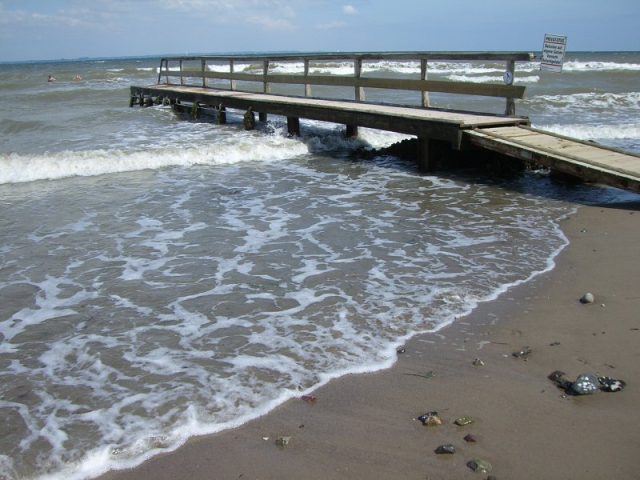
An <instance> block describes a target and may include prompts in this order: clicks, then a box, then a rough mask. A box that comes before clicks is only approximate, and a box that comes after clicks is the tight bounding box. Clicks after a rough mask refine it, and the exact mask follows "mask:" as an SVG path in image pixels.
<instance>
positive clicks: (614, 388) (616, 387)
mask: <svg viewBox="0 0 640 480" xmlns="http://www.w3.org/2000/svg"><path fill="white" fill-rule="evenodd" d="M598 383H600V389H601V390H602V391H604V392H619V391H620V390H622V389H623V388H624V387H626V386H627V382H625V381H624V380H616V379H615V378H611V377H598Z"/></svg>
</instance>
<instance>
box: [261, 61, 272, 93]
mask: <svg viewBox="0 0 640 480" xmlns="http://www.w3.org/2000/svg"><path fill="white" fill-rule="evenodd" d="M262 75H263V77H264V79H263V80H262V83H263V91H264V93H271V85H269V82H268V81H267V75H269V60H263V61H262Z"/></svg>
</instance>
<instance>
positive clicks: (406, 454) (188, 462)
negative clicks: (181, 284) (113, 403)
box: [103, 203, 640, 480]
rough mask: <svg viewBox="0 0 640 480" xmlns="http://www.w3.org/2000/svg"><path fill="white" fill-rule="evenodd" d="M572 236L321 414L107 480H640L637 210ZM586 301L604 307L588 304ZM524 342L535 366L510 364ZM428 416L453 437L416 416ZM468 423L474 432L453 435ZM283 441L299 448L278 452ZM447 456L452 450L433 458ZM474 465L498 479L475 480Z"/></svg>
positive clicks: (621, 208)
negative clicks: (606, 388)
mask: <svg viewBox="0 0 640 480" xmlns="http://www.w3.org/2000/svg"><path fill="white" fill-rule="evenodd" d="M562 228H563V230H564V232H565V234H566V235H567V237H568V238H569V240H570V245H569V246H568V247H567V248H565V249H564V250H563V251H562V252H561V254H560V255H559V256H558V257H557V258H556V259H555V261H556V267H555V268H554V269H553V270H552V271H551V272H548V273H546V274H543V275H540V276H538V277H536V278H535V279H534V280H533V281H531V282H528V283H526V284H524V285H520V286H518V287H514V288H512V289H511V290H509V291H507V292H506V293H504V294H503V295H501V296H500V297H499V298H498V299H497V300H495V301H492V302H489V303H485V304H482V305H481V306H480V307H478V308H477V309H476V310H475V311H474V312H473V313H472V314H471V315H470V316H468V317H465V318H461V319H459V320H458V322H457V323H455V324H454V325H452V326H450V327H448V328H446V329H444V330H442V331H440V332H439V333H437V334H431V335H420V336H417V337H414V338H413V339H412V340H411V341H410V342H408V343H407V344H406V346H405V347H404V348H405V349H406V351H405V352H404V353H402V354H400V355H399V357H398V361H397V362H396V363H395V365H394V366H393V367H392V368H391V369H388V370H384V371H380V372H376V373H372V374H365V375H351V376H347V377H343V378H340V379H338V380H335V381H332V382H330V383H329V384H328V385H326V386H324V387H322V388H320V389H318V390H316V391H315V392H314V396H315V398H316V400H315V402H311V403H308V402H305V401H303V400H302V399H295V400H291V401H289V402H287V403H286V404H284V405H282V406H280V407H279V408H277V409H276V410H274V411H273V412H271V413H270V414H269V415H266V416H264V417H261V418H259V419H257V420H255V421H252V422H250V423H248V424H245V425H243V426H242V427H239V428H237V429H234V430H231V431H226V432H223V433H221V434H217V435H212V436H209V437H200V438H195V439H193V440H192V441H190V442H189V443H188V444H187V445H185V446H183V447H182V448H180V449H178V450H177V451H175V452H172V453H168V454H164V455H159V456H156V457H154V458H152V459H150V460H149V461H147V462H146V463H144V464H142V465H141V466H139V467H138V468H136V469H133V470H128V471H118V472H110V473H109V474H107V475H105V476H103V478H104V479H108V480H114V479H117V480H125V479H137V480H140V479H149V480H150V479H154V480H162V479H172V480H173V479H181V478H186V479H190V480H199V479H238V478H242V479H311V480H313V479H329V478H332V479H423V480H424V479H429V480H435V479H464V478H481V479H484V478H487V476H488V475H494V476H495V477H496V478H497V479H514V478H518V479H543V478H544V479H576V480H577V479H581V480H582V479H601V478H615V479H634V478H640V465H638V464H637V459H636V457H637V453H638V452H639V451H640V437H639V436H638V431H639V427H640V414H639V413H638V406H639V405H640V388H639V387H638V385H640V361H639V360H640V359H639V355H640V349H639V348H638V342H639V341H640V315H639V314H638V311H639V310H640V288H639V284H638V282H639V281H640V273H639V272H640V255H639V251H638V250H639V243H638V242H639V239H640V203H627V204H622V205H608V206H580V207H579V209H578V211H577V213H575V214H573V215H571V216H570V217H568V218H567V219H565V220H564V221H563V223H562ZM586 292H591V293H592V294H593V295H594V297H595V303H593V304H588V305H587V304H581V303H580V301H579V299H580V297H581V296H582V295H583V294H584V293H586ZM524 346H529V347H530V348H531V354H530V355H528V356H526V357H521V358H517V357H515V356H513V355H512V354H513V352H516V351H519V350H520V349H522V348H523V347H524ZM476 358H478V359H480V360H481V361H482V362H483V363H484V365H474V360H475V359H476ZM555 370H561V371H563V372H565V373H566V377H567V378H568V379H571V380H574V379H575V378H576V377H577V376H578V375H580V374H582V373H594V374H598V375H605V376H610V377H614V378H616V379H622V380H625V381H626V382H627V384H628V386H627V388H626V389H624V390H622V391H620V392H615V393H606V392H598V393H596V394H594V395H585V396H571V395H567V394H565V392H564V391H563V390H561V389H559V388H558V387H557V386H556V385H555V384H554V383H553V382H551V381H550V380H549V379H548V378H547V377H548V375H549V374H550V373H551V372H553V371H555ZM430 411H436V412H438V416H439V417H440V418H441V420H442V425H440V426H430V427H427V426H423V424H422V423H421V422H420V421H418V420H417V417H418V416H420V415H421V414H424V413H426V412H430ZM462 416H471V417H473V419H474V420H475V421H474V423H472V424H470V425H467V426H457V425H455V424H454V421H455V420H456V419H457V418H459V417H462ZM467 434H472V435H474V436H475V437H476V440H477V441H476V442H466V441H465V440H464V437H465V436H466V435H467ZM280 436H290V437H291V439H290V443H289V444H288V445H285V446H278V445H276V440H277V438H278V437H280ZM443 444H452V445H453V446H454V447H455V451H456V453H454V454H436V453H435V451H434V450H435V449H436V448H437V447H438V446H440V445H443ZM475 458H479V459H483V460H486V461H488V462H490V463H491V465H492V467H493V468H492V471H491V472H490V473H476V472H474V471H473V470H472V469H471V468H470V467H469V466H468V463H469V462H470V461H472V460H473V459H475Z"/></svg>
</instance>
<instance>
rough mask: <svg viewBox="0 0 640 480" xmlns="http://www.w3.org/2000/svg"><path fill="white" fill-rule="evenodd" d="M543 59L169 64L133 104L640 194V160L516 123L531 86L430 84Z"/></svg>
mask: <svg viewBox="0 0 640 480" xmlns="http://www.w3.org/2000/svg"><path fill="white" fill-rule="evenodd" d="M533 59H534V55H533V54H531V53H428V52H412V53H379V54H375V53H354V54H322V55H275V56H206V57H204V56H203V57H175V58H163V59H162V60H161V62H160V68H159V71H158V83H157V84H155V85H149V86H132V87H131V102H130V105H131V106H133V105H135V104H139V105H141V106H147V105H153V104H154V103H158V102H163V103H165V104H166V103H168V104H171V105H175V106H176V107H177V108H178V107H182V108H183V109H184V108H189V109H190V111H191V113H192V115H193V116H194V117H197V116H198V115H199V114H200V113H201V112H202V111H208V112H210V113H213V114H215V115H216V116H217V118H218V121H219V122H220V123H225V122H226V111H227V109H237V110H240V111H241V112H243V113H244V119H245V127H246V128H252V127H253V125H254V124H255V118H254V115H255V114H258V117H259V120H262V121H264V120H266V118H267V114H275V115H282V116H285V117H286V118H287V128H288V132H289V134H291V135H297V134H299V133H300V122H299V119H300V118H307V119H312V120H320V121H327V122H333V123H338V124H344V125H345V126H346V135H348V136H354V135H357V131H358V127H359V126H361V127H368V128H375V129H380V130H387V131H393V132H397V133H403V134H408V135H414V136H416V137H417V139H418V163H419V167H420V170H421V171H433V170H434V168H435V160H434V155H432V152H435V151H436V150H437V151H441V150H442V146H443V144H446V145H447V146H448V148H451V149H453V150H464V149H468V148H482V149H487V150H491V151H494V152H498V153H500V154H502V155H507V156H509V157H513V158H516V159H519V160H524V161H526V162H534V163H539V164H541V165H544V166H547V167H549V168H552V169H554V170H557V171H559V172H563V173H566V174H570V175H574V176H578V177H580V178H583V179H586V180H589V181H594V182H598V183H604V184H606V185H610V186H614V187H617V188H622V189H626V190H630V191H634V192H637V193H640V156H638V155H635V154H632V153H628V152H621V151H618V150H615V149H610V148H606V147H602V146H598V145H596V144H593V143H589V142H580V141H578V140H575V139H570V138H567V137H561V136H559V135H554V134H552V133H550V132H542V131H540V130H535V129H531V128H530V127H529V125H530V122H529V119H528V118H527V117H522V116H516V115H515V99H518V98H523V96H524V92H525V87H523V86H517V85H512V84H504V85H502V84H495V83H487V84H483V83H471V82H454V81H434V80H429V79H428V62H429V61H471V62H472V61H496V62H504V71H505V78H506V79H507V81H508V79H509V77H511V78H513V76H514V72H515V64H516V62H518V61H532V60H533ZM338 62H339V63H340V64H344V62H348V63H351V64H353V74H351V75H329V74H326V73H320V74H318V73H316V74H312V72H313V71H314V70H315V71H316V72H323V71H325V70H324V69H323V67H324V66H326V65H334V66H335V65H336V64H337V63H338ZM376 62H415V64H416V65H420V73H419V78H388V76H387V77H385V76H383V75H378V76H371V75H368V76H367V75H364V74H363V64H364V65H367V64H368V63H376ZM291 63H295V64H298V65H301V66H302V69H301V71H300V72H299V73H293V74H291V73H289V74H278V73H274V70H277V69H276V68H274V67H277V66H280V65H286V64H291ZM239 69H241V70H242V71H237V70H239ZM247 71H249V72H254V73H247ZM163 78H164V82H163V81H162V79H163ZM172 81H173V83H172ZM296 89H297V90H296ZM365 89H370V90H372V91H374V92H375V91H380V90H386V91H389V90H392V91H405V92H415V93H418V94H419V95H417V98H418V102H417V105H398V104H383V103H373V102H366V101H365ZM430 92H438V93H446V94H451V95H469V96H476V97H477V96H480V97H488V98H494V99H503V101H505V107H504V113H487V112H471V111H457V110H449V109H442V108H434V107H432V106H430V100H429V93H430Z"/></svg>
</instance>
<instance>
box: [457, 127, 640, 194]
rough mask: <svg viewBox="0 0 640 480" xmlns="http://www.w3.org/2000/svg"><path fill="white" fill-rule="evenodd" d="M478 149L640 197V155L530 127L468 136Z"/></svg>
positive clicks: (483, 131) (482, 132) (492, 129)
mask: <svg viewBox="0 0 640 480" xmlns="http://www.w3.org/2000/svg"><path fill="white" fill-rule="evenodd" d="M465 136H466V137H467V139H468V140H469V141H470V142H471V143H472V144H474V145H476V146H480V147H483V148H487V149H490V150H494V151H497V152H500V153H504V154H507V155H511V156H513V157H516V158H520V159H522V160H527V161H533V162H536V163H539V164H541V165H544V166H546V167H549V168H551V169H554V170H557V171H560V172H564V173H568V174H571V175H576V176H579V177H581V178H585V179H587V180H590V181H593V182H598V183H603V184H605V185H610V186H613V187H617V188H622V189H624V190H629V191H632V192H636V193H640V155H636V154H634V153H631V152H624V151H621V150H617V149H614V148H610V147H606V146H603V145H599V144H597V143H590V142H583V141H580V140H576V139H572V138H569V137H564V136H561V135H556V134H554V133H551V132H545V131H542V130H536V129H532V128H528V127H526V126H517V127H502V128H491V127H490V128H483V129H476V130H472V131H467V132H465Z"/></svg>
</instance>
